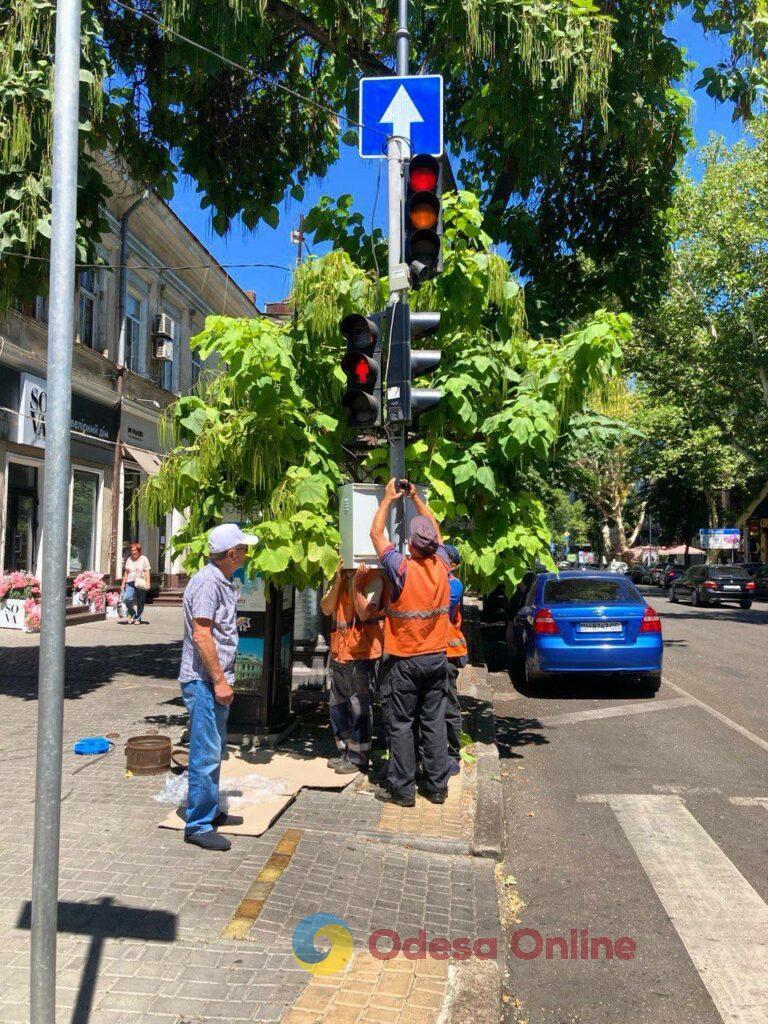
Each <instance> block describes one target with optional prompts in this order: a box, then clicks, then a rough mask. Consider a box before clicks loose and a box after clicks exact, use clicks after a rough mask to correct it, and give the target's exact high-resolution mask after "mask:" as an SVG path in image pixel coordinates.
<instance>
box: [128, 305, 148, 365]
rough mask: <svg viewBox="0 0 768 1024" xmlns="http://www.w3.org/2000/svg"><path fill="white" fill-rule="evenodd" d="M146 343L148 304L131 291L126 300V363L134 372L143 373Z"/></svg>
mask: <svg viewBox="0 0 768 1024" xmlns="http://www.w3.org/2000/svg"><path fill="white" fill-rule="evenodd" d="M146 343H147V304H146V302H144V300H143V299H140V298H137V296H135V295H132V294H131V293H130V292H129V293H128V296H127V298H126V302H125V365H126V366H127V367H128V369H129V370H133V372H134V373H143V368H144V365H145V359H144V354H145V353H144V346H145V345H146Z"/></svg>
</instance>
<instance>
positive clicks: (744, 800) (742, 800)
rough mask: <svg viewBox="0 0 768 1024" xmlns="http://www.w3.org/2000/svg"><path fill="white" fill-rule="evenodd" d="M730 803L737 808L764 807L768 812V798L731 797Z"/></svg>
mask: <svg viewBox="0 0 768 1024" xmlns="http://www.w3.org/2000/svg"><path fill="white" fill-rule="evenodd" d="M731 803H732V804H736V806H737V807H764V808H765V809H766V811H768V796H732V797H731Z"/></svg>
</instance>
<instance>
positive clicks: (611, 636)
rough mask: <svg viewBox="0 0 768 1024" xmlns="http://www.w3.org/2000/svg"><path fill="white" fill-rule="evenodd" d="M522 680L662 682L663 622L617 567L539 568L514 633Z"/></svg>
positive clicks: (649, 687)
mask: <svg viewBox="0 0 768 1024" xmlns="http://www.w3.org/2000/svg"><path fill="white" fill-rule="evenodd" d="M508 643H509V647H510V652H509V653H510V661H511V668H512V672H513V675H514V676H515V677H516V679H517V680H519V681H520V682H522V683H526V682H528V683H531V682H533V681H534V680H537V679H545V678H546V677H548V676H551V675H556V674H560V673H574V674H575V673H579V674H581V675H582V676H583V675H584V674H592V673H594V674H599V673H619V674H622V675H625V676H633V677H638V676H640V677H642V682H643V688H644V690H646V691H648V692H654V693H655V692H656V691H657V690H658V688H659V686H660V684H661V660H662V650H663V645H662V636H661V620H660V619H659V616H658V615H657V614H656V612H655V611H654V610H653V608H651V606H650V605H649V604H648V603H647V602H646V600H645V598H644V597H643V595H642V594H641V593H640V591H639V590H638V589H637V587H636V586H635V585H634V583H632V582H631V581H630V580H628V579H627V578H626V576H621V575H619V574H616V573H606V572H601V573H596V572H591V573H580V572H563V573H560V574H559V575H554V574H552V573H539V574H538V575H537V576H536V577H535V579H534V581H533V583H532V584H531V587H530V589H529V591H528V593H527V594H526V597H525V603H524V604H523V606H522V607H521V608H520V610H519V611H518V613H517V615H516V616H515V618H514V620H513V621H512V623H511V629H510V630H509V632H508Z"/></svg>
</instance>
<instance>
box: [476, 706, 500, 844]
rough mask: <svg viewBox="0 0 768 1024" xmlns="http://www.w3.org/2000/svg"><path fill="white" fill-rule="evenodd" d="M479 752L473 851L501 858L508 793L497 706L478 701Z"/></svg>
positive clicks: (477, 746)
mask: <svg viewBox="0 0 768 1024" xmlns="http://www.w3.org/2000/svg"><path fill="white" fill-rule="evenodd" d="M472 725H473V732H474V736H475V755H476V756H477V809H476V811H475V834H474V836H473V837H472V844H471V849H472V854H473V856H475V857H491V858H493V859H494V860H501V858H502V848H503V844H504V796H503V792H502V788H501V774H500V768H499V748H498V747H497V746H496V727H495V720H494V716H493V706H492V705H491V704H490V703H487V702H483V703H478V704H477V706H476V707H475V709H474V712H473V715H472Z"/></svg>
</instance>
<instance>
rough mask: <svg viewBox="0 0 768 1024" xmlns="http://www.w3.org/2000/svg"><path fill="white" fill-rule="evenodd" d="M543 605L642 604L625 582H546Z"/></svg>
mask: <svg viewBox="0 0 768 1024" xmlns="http://www.w3.org/2000/svg"><path fill="white" fill-rule="evenodd" d="M544 602H545V604H642V603H643V598H642V597H641V595H640V593H639V591H637V590H635V588H634V587H633V586H632V584H631V583H629V582H628V581H627V580H589V579H587V580H581V579H573V580H547V582H546V584H545V585H544Z"/></svg>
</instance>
